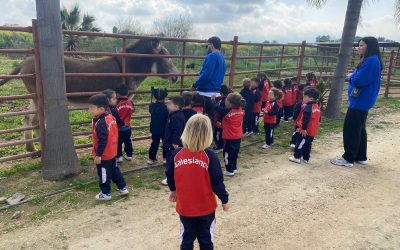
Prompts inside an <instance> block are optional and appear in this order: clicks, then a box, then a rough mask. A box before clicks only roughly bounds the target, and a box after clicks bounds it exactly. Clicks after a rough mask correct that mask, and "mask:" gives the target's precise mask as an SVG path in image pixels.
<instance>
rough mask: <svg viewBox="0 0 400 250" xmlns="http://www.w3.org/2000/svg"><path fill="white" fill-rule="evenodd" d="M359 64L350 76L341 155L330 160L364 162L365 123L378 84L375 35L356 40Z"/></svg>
mask: <svg viewBox="0 0 400 250" xmlns="http://www.w3.org/2000/svg"><path fill="white" fill-rule="evenodd" d="M358 51H359V53H360V56H361V60H360V63H359V64H358V66H357V67H356V68H355V69H354V71H353V72H352V73H349V74H348V79H349V88H348V96H349V104H348V109H347V113H346V118H345V120H344V125H343V144H344V151H345V152H344V154H343V156H342V157H336V158H335V159H333V160H331V163H332V164H334V165H337V166H344V167H353V164H354V163H355V162H358V163H359V164H362V165H366V164H367V163H368V162H367V131H366V129H365V124H366V121H367V116H368V111H369V110H370V109H371V108H372V107H373V106H374V105H375V102H376V100H377V98H378V95H379V89H380V86H381V71H382V66H383V64H382V59H381V53H380V51H379V43H378V40H377V39H376V38H375V37H364V38H362V39H361V40H360V41H359V43H358Z"/></svg>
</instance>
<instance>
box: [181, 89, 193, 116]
mask: <svg viewBox="0 0 400 250" xmlns="http://www.w3.org/2000/svg"><path fill="white" fill-rule="evenodd" d="M182 98H183V100H184V103H185V104H184V106H183V108H182V112H183V115H184V116H185V122H187V121H188V120H189V118H190V117H192V116H193V115H195V114H197V112H196V111H194V110H193V109H192V99H193V95H192V93H190V92H189V91H183V92H182Z"/></svg>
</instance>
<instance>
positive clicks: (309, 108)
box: [297, 102, 321, 137]
mask: <svg viewBox="0 0 400 250" xmlns="http://www.w3.org/2000/svg"><path fill="white" fill-rule="evenodd" d="M297 121H298V126H299V127H298V129H297V132H301V131H302V130H306V131H307V135H308V136H311V137H314V136H316V135H317V132H318V128H319V123H320V121H321V110H320V109H319V105H318V104H317V103H316V102H309V103H304V104H303V106H302V107H301V111H300V114H299V117H298V120H297Z"/></svg>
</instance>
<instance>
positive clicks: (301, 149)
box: [294, 136, 314, 161]
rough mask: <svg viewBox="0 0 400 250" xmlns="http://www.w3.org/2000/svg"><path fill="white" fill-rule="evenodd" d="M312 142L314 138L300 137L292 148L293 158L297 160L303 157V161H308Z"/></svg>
mask: <svg viewBox="0 0 400 250" xmlns="http://www.w3.org/2000/svg"><path fill="white" fill-rule="evenodd" d="M313 140H314V137H312V136H306V137H301V136H300V139H299V140H298V141H297V144H296V147H295V148H294V157H295V158H297V159H300V158H301V157H303V159H304V160H305V161H309V160H310V154H311V147H312V142H313Z"/></svg>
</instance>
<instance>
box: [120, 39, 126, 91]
mask: <svg viewBox="0 0 400 250" xmlns="http://www.w3.org/2000/svg"><path fill="white" fill-rule="evenodd" d="M125 48H126V38H122V52H123V53H125ZM121 67H122V69H121V70H122V73H123V74H124V73H126V58H125V56H123V57H122V58H121ZM122 83H123V84H126V83H127V82H126V77H123V78H122Z"/></svg>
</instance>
